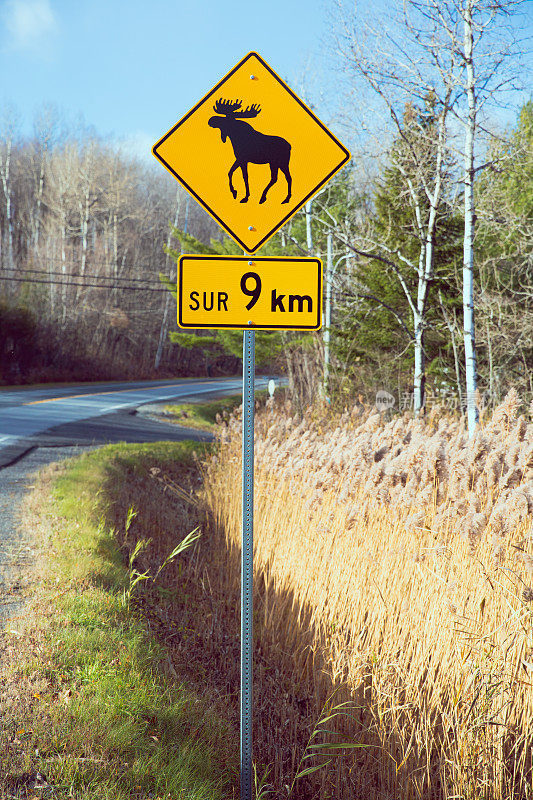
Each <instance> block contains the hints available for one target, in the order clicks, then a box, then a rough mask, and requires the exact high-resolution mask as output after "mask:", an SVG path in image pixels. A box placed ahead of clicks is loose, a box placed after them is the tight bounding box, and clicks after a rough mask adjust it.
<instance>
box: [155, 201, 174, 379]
mask: <svg viewBox="0 0 533 800" xmlns="http://www.w3.org/2000/svg"><path fill="white" fill-rule="evenodd" d="M180 206H181V203H180V190H179V189H178V191H177V192H176V213H175V215H174V227H175V228H176V227H177V226H178V216H179V212H180ZM171 239H172V233H171V232H169V234H168V237H167V250H168V248H169V247H170V243H171ZM166 262H167V265H168V262H169V257H168V254H167V258H166ZM169 278H170V279H171V280H172V275H169ZM172 299H173V298H172V295H171V294H170V292H167V294H166V297H165V307H164V309H163V319H162V320H161V328H160V329H159V341H158V343H157V350H156V353H155V359H154V369H158V368H159V365H160V363H161V357H162V355H163V345H164V344H165V342H166V340H167V335H168V312H169V310H170V301H171V300H172Z"/></svg>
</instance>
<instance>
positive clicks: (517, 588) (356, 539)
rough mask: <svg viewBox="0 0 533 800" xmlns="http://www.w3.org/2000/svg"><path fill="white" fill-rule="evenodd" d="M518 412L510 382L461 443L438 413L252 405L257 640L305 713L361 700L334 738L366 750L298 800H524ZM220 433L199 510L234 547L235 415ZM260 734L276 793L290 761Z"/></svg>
mask: <svg viewBox="0 0 533 800" xmlns="http://www.w3.org/2000/svg"><path fill="white" fill-rule="evenodd" d="M518 406H519V399H518V397H517V395H516V393H515V392H513V391H512V392H510V393H509V395H508V396H507V397H506V398H505V401H504V402H503V403H502V405H501V406H499V407H498V408H497V409H496V410H495V412H494V413H493V415H492V418H491V419H490V420H488V421H487V422H486V423H484V424H483V426H482V427H480V429H479V431H478V433H477V434H476V436H475V437H474V438H473V439H472V440H471V441H468V438H467V435H466V432H465V430H464V425H463V422H462V421H461V422H458V421H454V420H452V419H449V418H447V417H446V416H444V415H443V414H440V415H439V412H438V411H437V410H435V411H434V412H432V414H431V415H430V416H429V417H428V418H427V419H426V420H415V419H412V418H410V417H409V416H408V415H405V416H403V417H393V418H392V419H390V420H388V421H386V420H384V419H383V418H382V417H381V416H380V415H379V414H377V413H375V412H372V411H368V410H365V409H363V408H362V407H361V406H356V407H355V408H354V409H353V411H352V412H351V413H345V414H343V415H342V417H340V419H336V420H335V421H334V422H332V420H331V419H330V418H329V419H328V418H327V417H324V418H320V417H317V416H316V415H315V416H313V415H312V414H311V413H309V414H308V415H307V416H306V417H304V419H303V420H300V419H297V418H295V417H292V416H291V413H290V412H291V409H290V404H287V405H286V406H285V407H283V408H279V407H278V408H276V409H274V410H272V409H269V410H267V411H266V412H264V413H263V414H260V415H258V421H257V426H256V464H257V471H256V483H255V506H256V531H255V554H254V558H255V570H256V576H257V580H256V585H257V597H256V609H257V629H258V633H259V637H260V645H259V646H260V647H262V648H263V651H264V649H265V648H266V647H268V648H271V649H272V650H273V651H276V652H283V653H285V654H290V665H291V666H290V668H291V669H292V671H293V675H292V678H291V680H292V681H293V684H294V681H295V680H296V683H298V681H300V684H301V687H302V691H303V690H304V689H305V691H306V692H307V693H308V696H309V699H311V700H312V705H313V708H315V709H318V708H320V705H321V703H322V702H323V701H324V698H325V696H326V695H327V694H328V693H329V692H331V689H332V688H335V687H339V686H342V687H344V691H345V696H344V698H343V699H347V700H348V699H350V700H352V701H353V702H354V704H355V706H356V707H357V709H358V710H357V712H356V713H355V714H353V715H352V716H351V718H350V722H349V723H348V722H346V723H345V728H344V731H343V732H344V735H346V734H348V735H349V736H350V739H351V741H353V742H359V743H361V744H366V745H368V748H366V749H358V750H356V751H355V752H354V753H353V754H352V755H350V754H348V755H347V757H346V758H345V759H343V760H342V761H338V762H336V766H335V769H330V768H328V770H327V771H325V772H324V773H323V774H322V775H321V778H320V780H321V785H320V787H319V788H315V789H314V790H313V791H315V794H312V793H310V792H311V788H309V789H307V790H306V792H307V794H305V796H309V797H311V796H316V797H318V796H320V797H321V798H327V797H331V798H336V800H344V798H350V800H354V798H355V799H359V800H369V798H373V799H377V798H383V800H384V799H385V798H390V800H393V799H394V800H399V799H400V798H401V800H411V798H413V799H414V798H421V799H423V800H430V798H431V799H432V800H433V798H435V799H436V798H439V800H440V799H441V798H442V800H452V798H456V799H457V798H461V799H462V800H474V799H475V800H504V798H505V800H518V798H520V799H522V798H530V797H532V796H533V795H532V793H531V785H532V768H533V764H532V744H533V732H532V726H531V723H532V720H533V691H532V682H531V678H532V674H533V628H532V609H533V589H532V588H531V583H532V577H531V576H532V571H533V532H532V530H531V514H532V512H533V425H532V424H531V422H529V423H528V422H527V421H526V419H525V418H524V417H523V416H517V409H518ZM221 438H222V440H223V441H222V446H221V447H220V448H219V450H218V452H217V454H216V455H215V456H213V457H212V458H211V460H210V461H209V462H208V464H207V466H206V473H207V474H206V489H205V503H206V505H207V507H208V509H209V511H210V513H211V516H212V519H214V520H215V521H216V523H217V526H218V529H219V530H221V531H224V534H225V536H226V544H227V547H228V549H229V551H230V552H231V551H234V550H235V549H236V548H238V547H239V544H240V496H239V491H238V490H236V487H238V486H239V480H240V477H239V476H240V420H239V417H238V415H234V416H233V417H232V418H231V419H230V420H229V422H228V423H227V425H226V427H225V428H224V430H223V432H222V434H221ZM273 717H275V718H276V719H279V717H280V713H279V709H278V710H277V711H276V713H275V714H274V713H273ZM287 725H289V728H290V721H288V722H287ZM267 728H268V720H264V721H263V722H262V730H263V729H265V730H263V733H262V734H261V736H262V737H263V738H262V739H261V741H260V743H259V745H258V746H259V747H260V748H261V753H260V759H261V760H263V761H265V760H269V761H270V762H271V763H272V768H273V773H272V777H273V778H274V780H275V782H276V783H277V785H278V786H279V787H281V786H282V784H283V783H286V782H287V779H288V771H289V770H290V766H291V764H290V759H288V757H287V755H286V753H285V754H281V753H277V752H276V742H277V741H280V736H281V734H280V732H279V731H276V730H273V729H272V730H270V731H266V729H267ZM294 735H295V737H296V729H295V734H294ZM298 746H299V742H298V741H296V740H295V741H294V743H293V746H292V751H293V753H294V751H295V749H297V748H298ZM285 749H287V748H285ZM288 749H289V751H290V750H291V748H290V747H289V748H288ZM292 761H294V756H293V758H292ZM320 774H321V773H317V775H320ZM299 796H300V795H299ZM301 796H302V797H303V796H304V793H302V795H301Z"/></svg>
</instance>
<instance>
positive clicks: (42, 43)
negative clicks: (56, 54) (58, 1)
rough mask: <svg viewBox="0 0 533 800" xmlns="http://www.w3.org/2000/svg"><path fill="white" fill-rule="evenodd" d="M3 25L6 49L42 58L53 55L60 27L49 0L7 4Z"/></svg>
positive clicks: (26, 0)
mask: <svg viewBox="0 0 533 800" xmlns="http://www.w3.org/2000/svg"><path fill="white" fill-rule="evenodd" d="M2 21H3V23H4V42H3V44H4V47H5V48H6V49H8V50H18V51H24V52H26V53H27V52H30V53H32V54H33V55H36V56H39V57H41V58H43V57H44V58H48V57H50V56H51V55H52V45H53V41H54V39H55V36H56V34H57V32H58V24H57V21H56V18H55V16H54V12H53V11H52V7H51V6H50V0H6V2H5V3H4V5H3V8H2Z"/></svg>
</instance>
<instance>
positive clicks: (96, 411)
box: [0, 378, 267, 468]
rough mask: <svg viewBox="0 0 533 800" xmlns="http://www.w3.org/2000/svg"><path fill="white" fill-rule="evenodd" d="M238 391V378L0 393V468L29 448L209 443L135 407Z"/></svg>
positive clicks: (263, 383)
mask: <svg viewBox="0 0 533 800" xmlns="http://www.w3.org/2000/svg"><path fill="white" fill-rule="evenodd" d="M266 384H267V380H266V379H263V378H258V379H257V380H256V387H257V388H264V387H265V386H266ZM241 387H242V381H241V379H240V378H231V379H228V378H223V379H213V378H208V379H205V380H196V379H181V380H174V381H141V382H137V383H107V384H92V385H91V384H79V385H74V386H68V387H65V386H63V387H55V388H54V387H36V388H34V387H32V388H23V387H20V388H17V389H15V390H0V468H2V467H5V466H7V465H9V464H12V463H14V462H15V461H16V460H18V459H19V458H21V457H22V456H23V455H24V454H25V453H27V452H28V451H29V450H32V449H33V448H35V447H71V446H89V445H100V444H105V443H107V442H155V441H161V440H171V441H180V440H182V439H194V440H196V441H205V440H209V439H211V435H210V434H207V433H203V432H201V431H191V430H189V429H187V428H181V427H179V426H176V425H172V424H170V423H164V422H156V421H154V420H151V419H148V418H147V417H144V416H142V417H141V416H140V415H139V416H137V415H136V413H135V412H136V409H137V408H138V407H139V406H141V405H144V404H148V403H160V402H164V401H170V400H194V399H196V400H198V399H201V398H205V399H209V398H213V397H218V396H222V395H225V394H234V393H237V392H240V390H241Z"/></svg>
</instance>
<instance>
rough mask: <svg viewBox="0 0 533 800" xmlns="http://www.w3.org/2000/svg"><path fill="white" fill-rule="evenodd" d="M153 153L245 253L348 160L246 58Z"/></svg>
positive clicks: (307, 113)
mask: <svg viewBox="0 0 533 800" xmlns="http://www.w3.org/2000/svg"><path fill="white" fill-rule="evenodd" d="M153 153H154V155H155V156H156V158H158V159H159V161H161V163H162V164H164V166H165V167H166V168H167V169H168V170H169V172H171V173H172V175H174V177H175V178H177V179H178V181H180V183H181V184H182V185H183V186H184V187H185V188H186V189H187V190H188V191H189V192H190V193H191V194H192V195H193V196H194V197H195V198H196V199H197V200H198V202H199V203H201V204H202V206H203V207H204V208H205V209H206V211H208V212H209V213H210V214H211V215H212V216H213V217H214V219H215V220H216V221H217V222H218V223H219V224H220V225H221V226H222V227H223V228H224V229H225V230H226V231H227V232H228V233H229V234H230V236H232V237H233V238H234V239H235V241H236V242H237V243H238V244H239V245H240V246H241V247H242V248H243V249H244V250H245V251H246V252H248V253H253V252H255V251H256V250H257V249H258V248H259V247H261V245H263V244H264V243H265V242H266V241H267V240H268V239H269V238H270V237H271V236H272V235H273V234H274V233H275V232H276V231H277V230H278V229H279V228H280V227H281V226H282V225H283V224H284V223H285V222H286V221H287V220H288V219H289V218H290V217H291V216H292V215H293V214H294V213H295V212H296V211H297V210H298V209H299V208H301V206H302V205H303V204H304V203H305V202H306V201H307V200H308V199H309V198H310V197H312V196H313V195H314V194H315V193H316V192H317V191H318V189H319V188H320V187H321V186H322V185H323V184H324V183H326V181H328V180H329V179H330V178H331V177H332V176H333V175H334V174H335V173H336V172H337V171H338V170H339V169H340V168H341V167H342V166H343V165H344V164H345V163H346V162H347V161H348V159H349V158H350V154H349V152H348V150H347V149H346V148H345V147H344V146H343V145H342V144H341V143H340V142H339V141H338V140H337V139H336V138H335V136H334V135H333V134H332V133H331V131H329V130H328V129H327V128H326V126H325V125H324V124H323V123H322V122H321V121H320V120H319V119H318V117H316V116H315V115H314V114H313V112H312V111H311V110H310V109H309V108H307V106H306V105H304V103H303V102H302V101H301V100H300V99H299V98H298V97H297V96H296V95H295V94H294V92H293V91H292V90H291V89H289V87H288V86H287V85H286V84H285V83H284V82H283V81H282V80H281V78H280V77H279V76H278V75H276V73H275V72H274V70H273V69H272V68H271V67H269V65H268V64H267V63H266V62H265V61H264V60H263V59H262V58H261V57H260V56H258V55H257V53H249V54H248V55H247V56H246V57H245V58H243V59H242V61H240V62H239V63H238V64H237V65H236V66H235V67H234V68H233V69H232V70H231V72H229V73H228V74H227V75H226V77H225V78H223V79H222V80H221V81H220V83H218V84H217V85H216V86H215V87H214V88H213V89H211V91H210V92H208V94H206V96H205V97H204V98H203V99H202V100H201V101H200V102H199V103H198V104H197V105H196V106H195V107H194V108H193V109H191V111H189V113H188V114H186V115H185V116H184V117H183V118H182V119H181V120H180V121H179V122H178V123H176V125H174V127H173V128H172V129H171V130H170V131H169V132H168V133H166V134H165V135H164V136H163V138H162V139H160V140H159V141H158V142H157V144H156V145H154V147H153Z"/></svg>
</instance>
